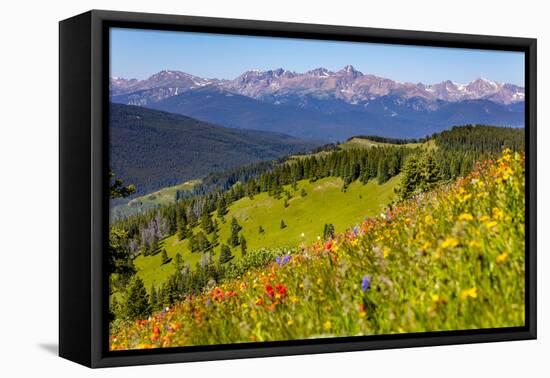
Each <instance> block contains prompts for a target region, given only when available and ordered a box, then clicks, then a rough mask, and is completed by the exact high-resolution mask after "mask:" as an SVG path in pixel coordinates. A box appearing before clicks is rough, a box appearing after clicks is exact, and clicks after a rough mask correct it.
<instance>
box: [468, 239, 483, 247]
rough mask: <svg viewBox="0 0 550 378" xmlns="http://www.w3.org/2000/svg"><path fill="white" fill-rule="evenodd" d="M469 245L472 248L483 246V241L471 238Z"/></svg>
mask: <svg viewBox="0 0 550 378" xmlns="http://www.w3.org/2000/svg"><path fill="white" fill-rule="evenodd" d="M468 246H470V248H479V247H481V243H480V242H479V240H470V242H469V243H468Z"/></svg>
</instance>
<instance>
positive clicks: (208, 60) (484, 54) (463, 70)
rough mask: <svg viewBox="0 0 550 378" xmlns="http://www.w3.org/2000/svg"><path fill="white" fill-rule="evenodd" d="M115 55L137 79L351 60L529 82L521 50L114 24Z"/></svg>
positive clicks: (123, 73)
mask: <svg viewBox="0 0 550 378" xmlns="http://www.w3.org/2000/svg"><path fill="white" fill-rule="evenodd" d="M110 59H111V75H113V76H119V77H125V78H137V79H144V78H147V77H149V76H151V75H152V74H154V73H157V72H159V71H161V70H163V69H171V70H180V71H184V72H187V73H190V74H193V75H196V76H200V77H205V78H218V79H233V78H235V77H236V76H238V75H240V74H241V73H243V72H244V71H247V70H250V69H261V70H269V69H275V68H279V67H280V68H285V69H288V70H292V71H296V72H305V71H308V70H311V69H314V68H317V67H325V68H327V69H329V70H332V71H337V70H339V69H341V68H342V67H344V66H345V65H347V64H351V65H353V66H354V67H355V68H356V69H358V70H359V71H361V72H363V73H369V74H374V75H378V76H382V77H386V78H389V79H392V80H397V81H406V82H413V83H416V82H422V83H424V84H433V83H437V82H441V81H443V80H453V81H455V82H458V83H467V82H470V81H472V80H474V79H476V78H479V77H484V78H487V79H490V80H495V81H501V82H507V83H512V84H516V85H522V86H523V85H524V55H523V53H519V52H502V51H488V50H470V49H451V48H436V47H420V46H418V47H417V46H400V45H383V44H370V43H354V42H333V41H314V40H303V39H290V38H267V37H249V36H229V35H219V34H204V33H188V32H171V31H151V30H137V29H120V28H115V29H111V57H110Z"/></svg>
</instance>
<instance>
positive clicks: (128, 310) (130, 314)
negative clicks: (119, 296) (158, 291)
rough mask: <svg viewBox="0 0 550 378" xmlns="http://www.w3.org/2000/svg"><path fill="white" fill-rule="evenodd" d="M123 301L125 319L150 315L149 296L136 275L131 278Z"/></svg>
mask: <svg viewBox="0 0 550 378" xmlns="http://www.w3.org/2000/svg"><path fill="white" fill-rule="evenodd" d="M124 299H125V300H124V317H125V318H126V319H128V320H136V319H140V318H145V317H146V316H147V315H149V314H150V313H151V305H150V304H149V295H148V294H147V290H145V286H144V285H143V281H142V280H141V278H139V276H138V275H134V276H133V277H132V280H131V281H130V284H129V285H128V290H127V292H126V296H125V298H124Z"/></svg>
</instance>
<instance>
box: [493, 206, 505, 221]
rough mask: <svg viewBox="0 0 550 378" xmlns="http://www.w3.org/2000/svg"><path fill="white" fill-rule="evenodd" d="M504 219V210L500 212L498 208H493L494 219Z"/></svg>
mask: <svg viewBox="0 0 550 378" xmlns="http://www.w3.org/2000/svg"><path fill="white" fill-rule="evenodd" d="M503 217H504V213H503V212H502V210H500V209H499V208H498V207H494V208H493V218H494V219H496V220H500V219H502V218H503Z"/></svg>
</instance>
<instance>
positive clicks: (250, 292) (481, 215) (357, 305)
mask: <svg viewBox="0 0 550 378" xmlns="http://www.w3.org/2000/svg"><path fill="white" fill-rule="evenodd" d="M523 159H524V158H523V155H521V154H517V153H512V152H511V151H509V150H505V151H504V153H503V154H502V157H501V158H500V159H498V160H497V161H486V162H484V163H482V164H479V165H478V167H477V168H476V169H475V170H474V171H473V172H472V173H471V174H469V175H468V176H466V177H465V178H461V179H459V180H458V181H456V182H455V183H453V184H449V185H446V186H442V187H440V188H438V189H436V190H434V191H431V192H428V193H425V194H422V195H420V196H417V197H415V198H413V199H412V200H409V201H406V202H403V203H401V204H399V205H396V206H394V207H392V208H390V209H388V211H386V212H385V213H384V214H381V215H380V216H378V217H376V218H369V219H367V220H366V221H364V222H363V223H362V224H361V225H359V226H357V227H354V228H353V229H352V230H350V231H349V232H346V233H344V234H339V235H337V237H336V238H335V239H334V240H331V241H328V242H317V243H315V244H313V245H307V246H306V245H304V246H302V248H301V250H300V251H299V252H296V253H294V254H291V255H282V256H278V257H277V258H276V259H275V261H273V262H272V263H271V264H269V265H267V266H265V267H264V268H262V269H254V270H251V271H248V272H246V273H244V274H243V275H242V276H240V277H238V278H236V279H232V280H228V281H226V282H222V283H220V284H219V286H218V287H215V288H211V289H209V290H208V291H205V292H204V293H203V294H201V295H198V296H190V297H187V298H186V299H185V300H183V301H181V302H179V303H178V304H177V305H175V306H173V307H171V308H167V309H165V310H164V311H162V312H159V313H156V314H154V315H153V316H152V317H150V318H149V319H142V320H138V321H135V322H118V323H115V324H113V325H112V326H111V338H110V344H111V349H113V350H117V349H136V348H157V347H173V346H188V345H206V344H228V343H241V342H255V341H274V340H290V339H304V338H312V337H333V336H354V335H371V334H389V333H403V332H407V333H408V332H424V331H443V330H461V329H478V328H488V327H490V328H495V327H512V326H521V325H523V324H524V240H525V237H524V221H525V219H524V214H525V196H524V190H525V188H524V183H525V176H524V160H523Z"/></svg>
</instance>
